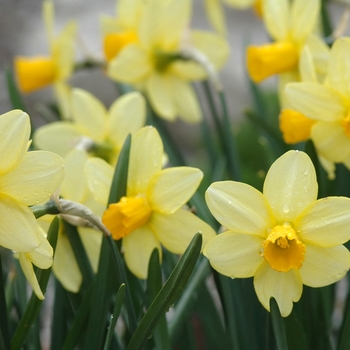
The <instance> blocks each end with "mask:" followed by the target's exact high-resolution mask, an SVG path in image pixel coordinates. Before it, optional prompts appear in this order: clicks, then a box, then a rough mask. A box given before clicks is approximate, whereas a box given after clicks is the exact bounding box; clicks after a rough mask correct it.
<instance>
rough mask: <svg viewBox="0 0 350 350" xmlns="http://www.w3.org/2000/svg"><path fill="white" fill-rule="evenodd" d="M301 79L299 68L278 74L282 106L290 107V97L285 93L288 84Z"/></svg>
mask: <svg viewBox="0 0 350 350" xmlns="http://www.w3.org/2000/svg"><path fill="white" fill-rule="evenodd" d="M296 81H300V75H299V71H298V70H297V69H292V70H290V71H288V72H284V73H281V74H279V76H278V97H279V102H280V105H281V108H288V107H289V103H288V98H287V96H286V94H285V90H286V86H287V85H288V84H289V83H293V82H296Z"/></svg>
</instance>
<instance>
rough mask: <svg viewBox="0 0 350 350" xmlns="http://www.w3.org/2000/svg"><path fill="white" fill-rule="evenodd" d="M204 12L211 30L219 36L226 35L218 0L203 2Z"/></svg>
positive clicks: (223, 17)
mask: <svg viewBox="0 0 350 350" xmlns="http://www.w3.org/2000/svg"><path fill="white" fill-rule="evenodd" d="M204 5H205V12H206V15H207V17H208V19H209V21H210V24H211V25H212V26H213V28H214V29H215V30H216V31H217V32H218V33H220V34H221V35H226V34H227V32H226V23H225V15H224V11H223V9H222V5H221V1H220V0H205V1H204Z"/></svg>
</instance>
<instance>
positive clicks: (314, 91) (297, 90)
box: [285, 83, 347, 121]
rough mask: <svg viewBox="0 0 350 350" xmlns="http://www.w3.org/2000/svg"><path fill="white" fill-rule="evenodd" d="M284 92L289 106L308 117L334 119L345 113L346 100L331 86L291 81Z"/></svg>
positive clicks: (341, 116)
mask: <svg viewBox="0 0 350 350" xmlns="http://www.w3.org/2000/svg"><path fill="white" fill-rule="evenodd" d="M285 94H286V97H287V100H288V103H289V105H290V106H291V108H293V109H295V110H297V111H299V112H300V113H302V114H304V115H305V116H306V117H308V118H310V119H316V120H323V121H334V120H338V119H341V118H343V117H344V116H345V115H346V113H347V105H346V101H344V99H343V98H342V97H341V96H340V95H339V94H338V93H337V92H336V91H335V90H333V89H332V88H330V87H328V86H323V85H318V84H312V83H291V84H288V85H287V86H286V90H285Z"/></svg>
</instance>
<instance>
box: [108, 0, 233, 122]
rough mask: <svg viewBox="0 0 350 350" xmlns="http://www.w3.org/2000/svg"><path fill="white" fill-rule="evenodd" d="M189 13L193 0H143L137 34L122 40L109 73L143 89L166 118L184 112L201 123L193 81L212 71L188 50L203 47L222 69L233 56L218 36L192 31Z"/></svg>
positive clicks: (156, 108)
mask: <svg viewBox="0 0 350 350" xmlns="http://www.w3.org/2000/svg"><path fill="white" fill-rule="evenodd" d="M190 14H191V1H188V0H169V1H163V0H151V1H148V2H147V3H144V4H143V7H142V11H141V15H140V17H139V20H138V23H137V24H138V25H137V28H136V38H135V37H134V36H132V37H129V39H130V40H129V39H128V40H129V41H130V42H129V43H128V44H127V43H126V42H125V43H123V45H122V48H121V49H120V51H119V52H118V54H117V55H116V56H115V57H114V58H113V59H112V60H111V61H110V62H109V63H108V67H107V75H108V76H109V77H110V78H111V79H113V80H116V81H119V82H125V83H128V84H131V85H133V86H134V87H135V88H137V89H141V90H142V91H144V92H145V93H146V94H147V97H148V98H149V101H150V103H151V105H152V107H153V109H154V110H155V111H156V113H157V114H159V116H161V117H162V118H165V119H167V120H175V118H176V117H178V116H179V117H181V118H182V119H183V120H184V121H186V122H189V123H196V122H199V121H200V120H201V111H200V106H199V103H198V101H197V97H196V94H195V91H194V89H193V87H192V86H191V84H190V82H191V81H196V80H201V79H205V78H206V77H207V73H206V71H205V70H204V69H203V68H202V66H201V65H200V64H198V63H197V62H194V61H192V60H190V59H189V58H188V55H187V56H186V57H185V51H186V50H187V52H188V51H189V49H192V51H193V48H194V49H195V50H199V51H200V52H201V53H202V54H204V55H205V56H206V57H207V58H208V60H209V61H210V62H211V63H212V64H213V66H214V67H215V68H216V69H219V68H221V67H222V66H223V64H224V63H225V61H226V59H227V57H228V52H229V48H228V45H227V42H226V40H224V39H223V38H221V37H220V36H219V35H216V34H214V33H207V32H203V31H189V30H188V28H187V25H188V24H189V22H190ZM125 40H127V39H125ZM118 45H119V44H118ZM118 47H119V46H118Z"/></svg>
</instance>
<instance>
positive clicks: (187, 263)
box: [127, 233, 202, 350]
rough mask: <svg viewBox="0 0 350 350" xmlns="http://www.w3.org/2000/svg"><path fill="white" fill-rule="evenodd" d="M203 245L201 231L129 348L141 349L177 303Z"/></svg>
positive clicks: (161, 291)
mask: <svg viewBox="0 0 350 350" xmlns="http://www.w3.org/2000/svg"><path fill="white" fill-rule="evenodd" d="M201 247H202V236H201V234H200V233H197V234H196V235H195V236H194V237H193V239H192V241H191V243H190V245H189V246H188V247H187V249H186V251H185V253H184V254H183V256H182V257H181V259H180V260H179V262H178V264H177V265H176V267H175V269H174V270H173V272H172V273H171V275H170V277H169V278H168V280H167V281H166V282H165V284H164V286H163V288H162V289H161V290H160V292H159V293H158V295H157V297H156V298H155V299H154V300H153V302H152V304H151V306H150V307H149V309H148V310H147V312H146V313H145V315H144V316H143V318H142V320H141V322H140V323H139V325H138V327H137V329H136V331H135V333H134V334H133V337H132V338H131V340H130V342H129V344H128V346H127V350H137V349H141V348H142V346H143V345H144V344H145V342H146V341H147V338H148V337H149V336H150V335H151V333H152V331H153V330H154V328H155V326H156V324H157V322H158V320H159V318H160V317H161V316H162V315H164V314H165V313H166V312H167V311H168V310H169V308H170V307H172V305H173V304H174V303H175V301H176V300H177V298H178V297H179V295H180V294H181V292H182V291H183V289H184V288H185V285H186V284H187V282H188V280H189V278H190V277H191V274H192V271H193V269H194V267H195V265H196V262H197V259H198V256H199V254H200V251H201Z"/></svg>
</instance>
